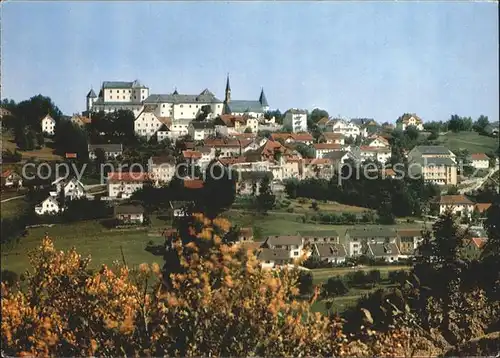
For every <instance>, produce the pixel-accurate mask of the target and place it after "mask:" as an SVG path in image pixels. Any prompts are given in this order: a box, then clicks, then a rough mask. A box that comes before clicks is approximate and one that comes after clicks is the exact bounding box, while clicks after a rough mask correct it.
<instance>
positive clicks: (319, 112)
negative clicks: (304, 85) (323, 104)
mask: <svg viewBox="0 0 500 358" xmlns="http://www.w3.org/2000/svg"><path fill="white" fill-rule="evenodd" d="M329 116H330V115H329V114H328V112H327V111H325V110H324V109H320V108H314V109H313V110H312V112H311V113H309V116H308V120H310V121H311V122H312V123H314V124H316V123H318V121H319V120H320V119H322V118H325V117H326V118H328V117H329Z"/></svg>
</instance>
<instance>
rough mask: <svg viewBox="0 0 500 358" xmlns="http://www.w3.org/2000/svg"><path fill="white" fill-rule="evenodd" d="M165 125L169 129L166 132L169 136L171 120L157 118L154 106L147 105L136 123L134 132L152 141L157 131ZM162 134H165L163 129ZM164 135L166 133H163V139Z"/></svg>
mask: <svg viewBox="0 0 500 358" xmlns="http://www.w3.org/2000/svg"><path fill="white" fill-rule="evenodd" d="M163 125H165V126H166V127H167V131H166V132H167V135H168V126H169V125H171V120H170V118H169V117H159V116H157V115H156V114H155V106H154V105H145V106H144V108H143V110H142V111H141V113H139V115H138V116H137V117H136V119H135V121H134V131H135V133H136V134H137V135H138V136H142V137H146V138H147V139H150V138H151V137H152V136H154V135H155V134H156V132H157V131H159V130H160V128H162V126H163ZM162 132H165V129H162ZM164 135H165V133H162V134H161V137H162V138H163V137H164ZM163 139H164V138H163ZM158 140H159V138H158ZM159 141H160V140H159Z"/></svg>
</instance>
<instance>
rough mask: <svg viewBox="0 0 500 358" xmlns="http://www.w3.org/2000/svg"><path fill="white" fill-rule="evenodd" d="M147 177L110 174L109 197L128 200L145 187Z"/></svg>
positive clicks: (134, 174) (137, 174) (138, 174)
mask: <svg viewBox="0 0 500 358" xmlns="http://www.w3.org/2000/svg"><path fill="white" fill-rule="evenodd" d="M144 180H145V176H144V175H141V173H109V174H108V197H109V198H111V199H128V198H130V197H131V196H132V194H133V193H134V192H135V191H136V190H139V189H142V188H143V186H144Z"/></svg>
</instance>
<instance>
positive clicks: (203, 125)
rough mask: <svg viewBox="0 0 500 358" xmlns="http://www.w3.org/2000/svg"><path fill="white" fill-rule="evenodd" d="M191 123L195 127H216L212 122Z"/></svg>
mask: <svg viewBox="0 0 500 358" xmlns="http://www.w3.org/2000/svg"><path fill="white" fill-rule="evenodd" d="M191 125H192V126H193V128H194V129H215V126H214V124H213V123H212V122H196V121H193V122H191Z"/></svg>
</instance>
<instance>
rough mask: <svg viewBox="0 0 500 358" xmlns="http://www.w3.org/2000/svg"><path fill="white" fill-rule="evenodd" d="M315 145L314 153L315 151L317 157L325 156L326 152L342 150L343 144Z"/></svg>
mask: <svg viewBox="0 0 500 358" xmlns="http://www.w3.org/2000/svg"><path fill="white" fill-rule="evenodd" d="M313 147H314V153H315V155H314V156H315V158H317V159H319V158H323V157H324V156H325V154H328V153H331V152H335V151H342V150H343V146H342V145H341V144H336V143H331V144H328V143H316V144H314V145H313Z"/></svg>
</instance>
